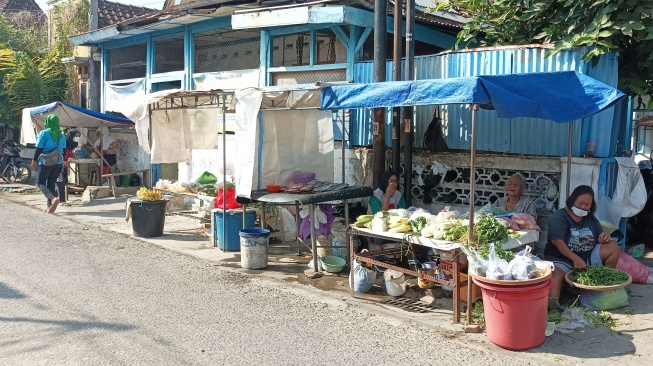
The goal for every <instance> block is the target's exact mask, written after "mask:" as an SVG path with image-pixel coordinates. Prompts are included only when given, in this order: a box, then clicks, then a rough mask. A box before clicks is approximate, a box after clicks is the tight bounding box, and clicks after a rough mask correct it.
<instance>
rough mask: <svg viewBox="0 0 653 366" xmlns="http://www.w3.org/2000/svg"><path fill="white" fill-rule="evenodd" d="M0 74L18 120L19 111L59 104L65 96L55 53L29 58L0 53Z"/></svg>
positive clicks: (15, 52)
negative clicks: (55, 102) (48, 104)
mask: <svg viewBox="0 0 653 366" xmlns="http://www.w3.org/2000/svg"><path fill="white" fill-rule="evenodd" d="M0 74H3V75H4V89H5V92H6V97H7V100H8V102H9V103H8V104H9V106H10V112H11V113H12V114H13V115H14V116H20V114H21V112H22V110H23V108H29V107H34V106H38V105H42V104H45V103H49V102H53V101H57V100H63V98H64V97H65V94H66V74H65V72H64V70H63V67H62V65H61V61H60V57H59V55H58V53H56V52H50V53H47V54H45V55H42V56H37V57H34V58H32V57H30V56H29V55H28V54H27V53H25V52H17V51H13V50H10V49H2V50H0ZM18 121H20V119H15V120H14V123H12V125H16V124H17V123H18Z"/></svg>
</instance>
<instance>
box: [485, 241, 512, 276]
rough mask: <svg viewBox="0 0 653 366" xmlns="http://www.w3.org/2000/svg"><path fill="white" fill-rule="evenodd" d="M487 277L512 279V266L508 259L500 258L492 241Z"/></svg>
mask: <svg viewBox="0 0 653 366" xmlns="http://www.w3.org/2000/svg"><path fill="white" fill-rule="evenodd" d="M486 275H487V276H486V277H487V278H490V279H493V280H511V279H512V275H511V274H510V266H509V265H508V261H506V260H505V259H501V258H499V256H498V255H497V251H496V249H495V248H494V243H490V254H489V255H488V265H487V271H486Z"/></svg>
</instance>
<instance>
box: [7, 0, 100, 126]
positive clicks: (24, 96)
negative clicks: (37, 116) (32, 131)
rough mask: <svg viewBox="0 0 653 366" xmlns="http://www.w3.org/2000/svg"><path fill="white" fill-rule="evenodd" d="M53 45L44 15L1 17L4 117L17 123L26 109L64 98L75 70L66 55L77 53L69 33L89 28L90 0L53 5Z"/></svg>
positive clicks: (10, 122)
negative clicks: (41, 17)
mask: <svg viewBox="0 0 653 366" xmlns="http://www.w3.org/2000/svg"><path fill="white" fill-rule="evenodd" d="M51 15H52V19H51V28H50V29H51V35H52V39H51V40H52V43H51V47H50V48H49V49H48V48H47V47H45V45H47V44H48V38H47V31H46V22H47V20H44V19H27V18H14V19H7V18H5V17H2V16H0V80H2V83H1V84H0V122H4V123H7V124H9V125H10V126H12V127H17V126H18V125H19V124H20V114H21V112H22V109H23V108H27V107H34V106H37V105H41V104H45V103H50V102H53V101H57V100H65V99H66V97H67V96H68V95H69V94H70V93H71V90H69V86H74V85H75V84H74V81H75V79H76V74H75V73H74V70H73V68H72V67H71V66H68V65H64V64H63V63H62V62H61V58H63V57H66V56H71V55H72V45H71V44H70V42H69V41H68V37H70V36H72V35H75V34H78V33H82V32H85V31H87V30H88V22H89V19H90V11H89V3H88V0H77V1H67V2H64V3H63V4H59V5H56V6H55V7H54V8H53V9H52V13H51Z"/></svg>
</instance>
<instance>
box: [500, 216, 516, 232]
mask: <svg viewBox="0 0 653 366" xmlns="http://www.w3.org/2000/svg"><path fill="white" fill-rule="evenodd" d="M501 220H503V221H505V222H506V223H507V224H508V229H510V230H515V231H519V230H521V228H520V227H519V225H517V223H516V222H515V221H514V220H512V219H509V218H507V217H502V218H501Z"/></svg>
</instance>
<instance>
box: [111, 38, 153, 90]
mask: <svg viewBox="0 0 653 366" xmlns="http://www.w3.org/2000/svg"><path fill="white" fill-rule="evenodd" d="M108 61H109V75H107V80H109V81H111V80H124V79H135V78H144V77H145V71H146V70H145V65H146V61H147V45H146V44H144V43H143V44H137V45H133V46H128V47H121V48H115V49H111V50H109V52H108Z"/></svg>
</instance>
